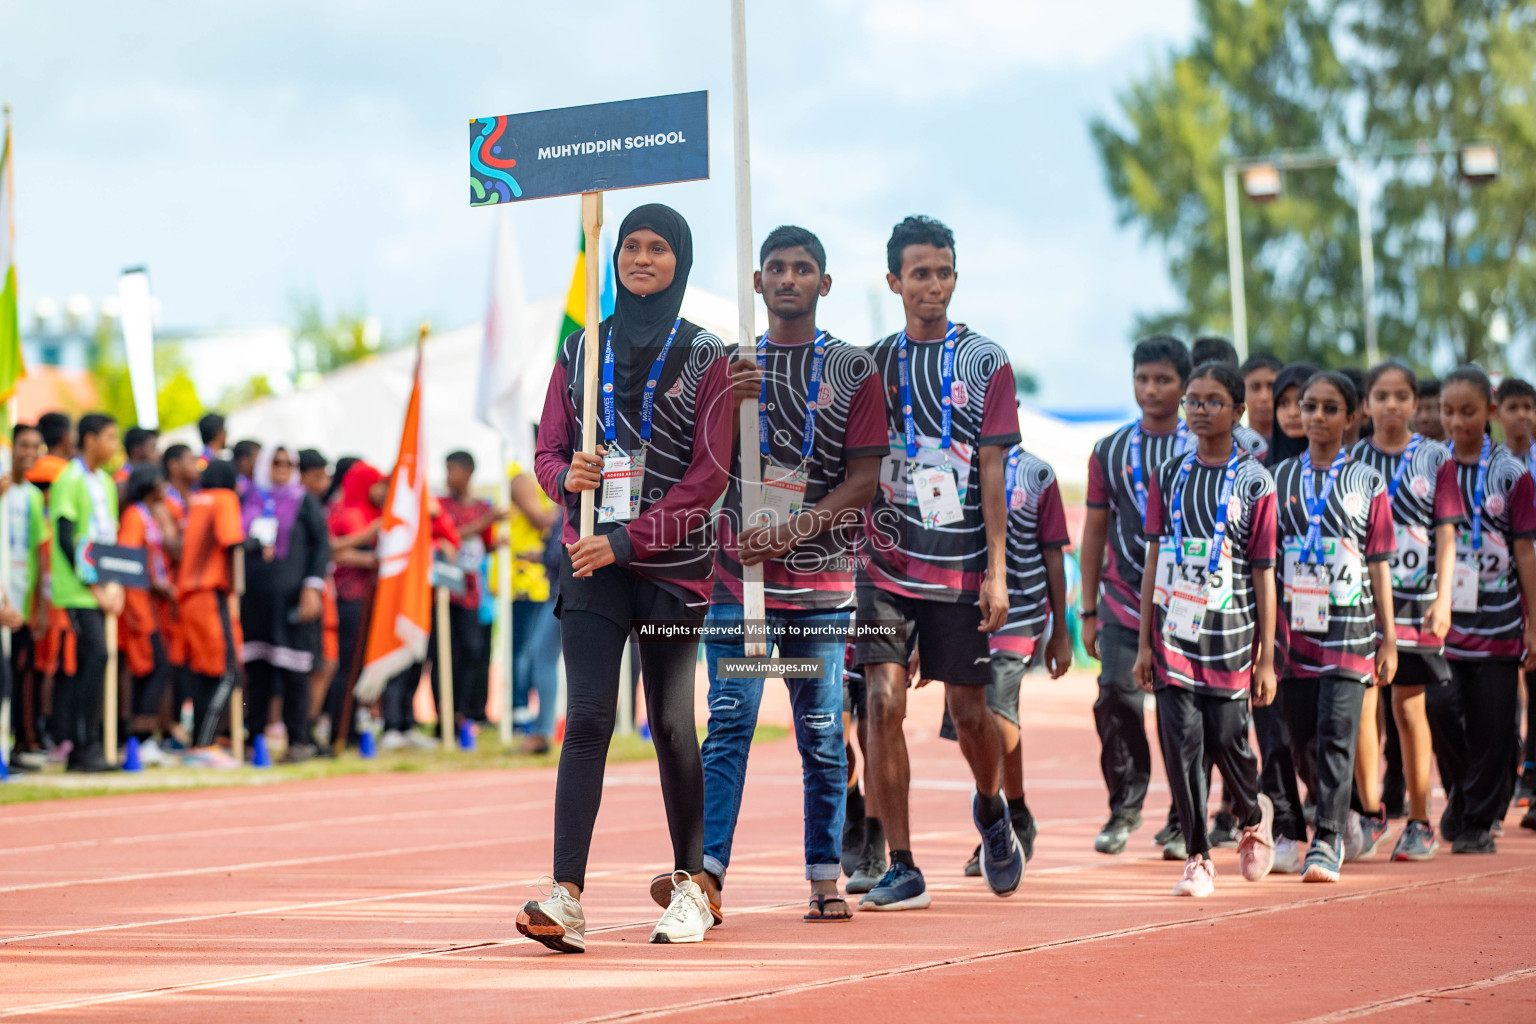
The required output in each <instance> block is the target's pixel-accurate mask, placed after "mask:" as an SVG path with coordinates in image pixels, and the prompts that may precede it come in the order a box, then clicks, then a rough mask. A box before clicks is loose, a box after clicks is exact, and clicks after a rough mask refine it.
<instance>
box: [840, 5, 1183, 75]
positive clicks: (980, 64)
mask: <svg viewBox="0 0 1536 1024" xmlns="http://www.w3.org/2000/svg"><path fill="white" fill-rule="evenodd" d="M832 5H833V6H834V7H837V8H841V9H843V10H845V11H850V12H852V13H855V14H856V15H857V17H858V20H859V22H860V24H861V26H862V28H863V32H864V35H863V38H862V39H860V40H859V41H858V44H856V46H855V48H854V49H853V52H851V53H850V54H849V55H848V58H847V61H846V63H844V64H843V67H844V69H845V71H846V72H847V73H848V74H849V75H850V77H851V78H853V79H854V80H855V81H858V82H861V83H863V84H866V85H872V84H876V83H879V84H880V85H882V86H884V87H886V88H887V89H888V90H890V91H892V92H895V93H896V94H898V95H901V96H910V97H923V96H930V97H943V96H955V95H964V94H966V93H970V92H973V91H974V90H976V89H977V88H979V87H981V86H983V85H985V84H986V83H988V82H990V81H992V80H995V79H996V78H998V77H1001V76H1004V75H1007V74H1009V73H1012V72H1014V71H1018V70H1021V69H1025V68H1029V69H1034V70H1060V69H1070V68H1079V67H1090V66H1097V65H1101V64H1103V63H1104V62H1106V61H1108V60H1109V59H1110V58H1112V57H1114V56H1115V55H1116V54H1118V53H1121V52H1122V51H1124V50H1126V49H1128V48H1131V47H1134V46H1138V45H1141V46H1150V45H1155V44H1158V43H1167V42H1173V41H1175V40H1181V39H1185V38H1187V37H1188V36H1189V34H1190V32H1191V30H1192V29H1193V25H1194V19H1193V13H1194V12H1193V10H1192V7H1193V4H1192V3H1191V0H1090V2H1087V3H1082V2H1077V3H1074V2H1070V0H1068V2H1065V3H1063V2H1061V0H945V2H944V3H933V2H932V0H832Z"/></svg>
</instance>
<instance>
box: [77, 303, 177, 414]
mask: <svg viewBox="0 0 1536 1024" xmlns="http://www.w3.org/2000/svg"><path fill="white" fill-rule="evenodd" d="M116 323H117V322H116V321H115V320H108V319H106V318H103V319H102V324H101V325H100V326H98V328H97V337H96V357H95V363H94V364H93V365H92V366H91V370H90V373H91V382H92V384H94V385H95V388H96V397H97V410H100V411H103V412H109V413H111V414H112V415H113V416H115V417H117V421H118V422H119V423H122V424H124V425H131V424H134V423H137V422H138V421H139V415H138V411H137V409H135V407H134V404H133V385H132V382H131V380H130V378H129V375H128V363H127V361H126V359H125V358H124V355H123V352H122V345H121V343H120V342H119V341H118V338H117V335H116V333H115V331H114V330H113V328H115V326H116ZM155 383H156V385H157V390H156V394H155V405H156V408H157V411H158V412H159V415H160V429H161V430H174V429H175V428H177V427H180V426H184V425H186V424H188V423H191V422H193V421H194V420H196V419H197V418H198V417H199V416H201V415H202V414H203V403H202V400H201V399H200V398H198V395H197V385H196V383H195V382H194V381H193V380H192V365H191V363H190V362H189V361H188V360H187V357H186V354H185V353H184V352H183V351H182V349H181V344H180V341H179V339H176V338H162V339H158V340H156V342H155ZM70 411H71V412H73V413H76V414H78V413H82V412H92V411H96V410H89V409H76V410H70Z"/></svg>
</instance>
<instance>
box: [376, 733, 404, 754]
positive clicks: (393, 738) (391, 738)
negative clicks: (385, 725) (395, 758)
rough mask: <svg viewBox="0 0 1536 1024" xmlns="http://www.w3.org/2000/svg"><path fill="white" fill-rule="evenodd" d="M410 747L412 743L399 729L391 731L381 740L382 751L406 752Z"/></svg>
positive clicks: (380, 747)
mask: <svg viewBox="0 0 1536 1024" xmlns="http://www.w3.org/2000/svg"><path fill="white" fill-rule="evenodd" d="M410 745H411V741H410V740H408V739H406V737H405V733H403V732H401V731H400V730H399V729H390V730H389V731H387V732H386V733H384V735H383V736H382V737H380V738H379V749H380V750H404V749H405V748H406V747H408V746H410Z"/></svg>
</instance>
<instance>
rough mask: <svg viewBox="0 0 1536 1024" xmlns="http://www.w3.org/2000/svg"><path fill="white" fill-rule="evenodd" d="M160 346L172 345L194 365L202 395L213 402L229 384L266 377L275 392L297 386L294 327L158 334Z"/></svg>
mask: <svg viewBox="0 0 1536 1024" xmlns="http://www.w3.org/2000/svg"><path fill="white" fill-rule="evenodd" d="M155 341H156V344H157V345H158V344H161V343H162V342H163V343H165V344H172V343H174V344H175V345H177V346H178V347H179V348H180V350H181V354H182V356H183V357H184V358H185V359H186V360H187V362H188V363H189V364H190V369H191V374H192V380H193V381H194V382H195V383H196V384H197V394H198V397H199V398H201V399H202V400H203V403H204V404H205V405H207V406H210V407H211V406H213V405H215V404H216V403H217V402H218V401H219V397H220V396H221V395H223V394H225V393H226V392H228V391H229V389H231V388H236V387H239V386H240V385H242V384H244V383H245V382H246V381H248V380H250V379H251V378H252V377H256V376H263V377H266V378H267V383H268V384H270V385H271V386H272V390H273V391H274V392H276V393H277V394H280V395H281V394H286V393H288V392H289V391H291V390H292V389H293V384H292V381H293V370H294V363H293V331H291V330H290V329H289V328H287V327H284V326H282V325H280V324H253V325H251V326H247V327H220V328H215V329H213V330H206V331H198V330H187V331H171V330H169V329H163V330H162V331H160V332H158V333H157V334H156V338H155Z"/></svg>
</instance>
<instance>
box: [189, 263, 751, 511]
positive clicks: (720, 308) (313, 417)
mask: <svg viewBox="0 0 1536 1024" xmlns="http://www.w3.org/2000/svg"><path fill="white" fill-rule="evenodd" d="M564 315H565V300H564V298H563V297H562V296H549V297H547V298H544V299H540V300H537V301H534V302H530V303H528V304H527V305H526V306H525V307H524V308H523V309H522V310H520V311H519V318H518V322H519V323H520V324H521V325H523V326H524V327H525V329H526V330H527V331H528V332H529V334H530V336H531V337H534V338H539V339H548V341H547V343H541V344H540V345H539V346H538V347H537V350H538V351H543V352H545V353H547V354H548V359H549V362H550V365H551V366H552V365H553V364H554V356H555V347H556V344H557V341H556V339H557V338H558V336H559V333H560V323H561V320H562V318H563V317H564ZM683 315H684V316H686V317H687V318H688V319H689V320H692V321H693V322H694V323H696V324H699V325H700V326H701V327H704V328H706V329H708V330H710V331H713V332H714V333H716V334H718V335H719V336H720V337H722V338H724V339H726V340H727V341H730V342H734V341H735V339H736V330H735V327H734V324H735V322H736V303H735V302H734V301H732V300H729V299H724V298H721V297H720V296H718V295H713V294H710V293H709V292H707V291H704V290H703V289H700V288H691V289H689V291H688V297H687V299H686V300H685V301H684V303H683ZM483 336H484V328H483V327H482V326H481V325H480V324H472V325H470V326H468V327H461V328H458V329H456V330H452V331H448V332H446V333H443V334H434V335H430V336H428V338H427V340H426V343H425V345H424V346H423V366H422V417H423V420H422V429H423V433H424V434H425V440H426V449H427V460H428V461H427V465H428V467H429V475H430V476H431V478H432V480H433V482H434V483H441V481H442V475H443V457H444V456H446V455H447V454H448V453H449V452H451V451H456V450H460V449H462V450H464V451H467V452H469V453H470V454H472V455H474V457H475V462H476V463H477V464H478V465H479V466H481V467H486V468H489V467H494V466H495V465H496V464H497V463H498V462H499V461H500V460H501V438H500V437H499V436H498V435H497V433H496V432H495V431H494V430H492V429H491V428H490V427H488V426H487V425H486V424H484V423H482V422H480V421H479V420H477V419H476V418H475V388H476V382H477V379H478V376H479V373H480V348H481V341H482V338H483ZM415 359H416V353H415V350H414V349H413V348H406V349H403V350H400V351H395V352H388V353H385V354H383V355H379V356H374V357H372V358H369V359H365V360H362V361H361V362H357V363H354V364H352V365H350V366H345V367H343V368H342V369H340V370H337V371H335V372H333V373H330V374H327V375H326V376H325V378H324V379H322V380H321V381H320V382H319V383H318V384H316V385H315V386H313V387H310V388H306V389H304V390H302V391H295V392H292V393H290V394H286V395H274V396H271V397H268V398H262V399H258V400H257V401H255V402H252V403H251V404H249V405H246V406H242V407H240V408H238V409H234V410H231V411H229V412H227V413H226V414H225V426H226V428H227V429H228V431H229V440H230V443H231V444H233V443H234V442H235V441H238V440H241V439H243V438H253V439H255V440H257V441H261V442H263V443H285V444H290V445H293V446H295V447H298V448H318V449H319V450H320V451H321V452H323V453H324V454H325V456H326V457H327V458H329V459H331V460H332V461H335V460H336V459H337V458H338V457H340V456H343V455H355V456H359V457H361V458H364V459H366V460H368V461H369V462H371V463H373V464H374V465H376V466H378V467H379V468H380V469H383V470H385V471H388V469H389V467H390V466H393V465H394V462H395V456H396V454H397V453H398V451H399V446H400V430H401V427H402V425H403V424H404V421H405V404H406V401H407V400H408V399H409V398H410V394H411V371H412V368H413V366H414V365H415ZM534 376H535V377H539V378H541V382H540V383H539V385H538V388H537V394H529V395H525V396H524V403H523V408H525V409H527V410H530V416H531V417H533V418H531V419H530V421H529V424H528V435H527V440H528V444H527V448H528V450H530V451H531V450H532V437H533V424H534V423H535V422H537V419H536V417H537V415H538V413H539V411H540V410H541V409H543V407H544V390H543V389H544V385H545V384H547V383H548V377H547V376H546V375H542V374H536V375H534ZM177 441H180V442H183V443H186V444H192V445H194V447H196V446H197V445H196V442H197V438H196V428H195V427H183V428H181V429H179V430H176V431H174V432H172V433H170V434H169V435H167V437H166V439H165V441H164V443H166V444H169V443H174V442H177ZM489 479H490V477H488V476H485V475H482V477H481V482H482V483H485V482H487V481H488V480H489Z"/></svg>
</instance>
